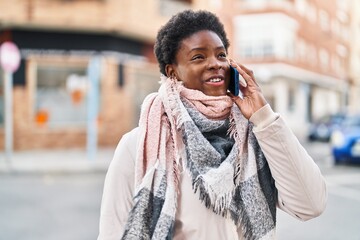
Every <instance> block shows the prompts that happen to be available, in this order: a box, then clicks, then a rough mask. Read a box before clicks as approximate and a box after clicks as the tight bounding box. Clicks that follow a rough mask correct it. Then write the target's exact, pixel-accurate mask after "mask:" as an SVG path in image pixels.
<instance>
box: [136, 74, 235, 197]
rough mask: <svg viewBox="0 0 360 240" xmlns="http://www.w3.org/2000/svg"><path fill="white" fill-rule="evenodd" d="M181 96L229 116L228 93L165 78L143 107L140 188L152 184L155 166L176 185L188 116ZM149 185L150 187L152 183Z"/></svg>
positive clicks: (217, 115)
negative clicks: (213, 93) (212, 92)
mask: <svg viewBox="0 0 360 240" xmlns="http://www.w3.org/2000/svg"><path fill="white" fill-rule="evenodd" d="M180 96H181V97H184V98H185V99H187V100H188V102H189V103H190V104H192V105H193V106H194V107H195V108H196V109H197V110H198V111H199V112H201V113H202V114H203V115H205V116H206V117H208V118H209V119H214V120H220V119H225V118H227V117H228V116H229V114H230V112H231V108H232V105H233V101H232V100H231V98H230V97H229V96H207V95H205V94H204V93H202V92H201V91H198V90H192V89H188V88H185V87H184V86H183V85H182V84H181V83H179V82H177V81H176V80H173V79H170V78H165V77H163V78H162V83H161V86H160V89H159V91H158V92H157V93H152V94H150V95H148V96H147V97H146V99H145V100H144V102H143V105H142V108H141V114H140V121H139V128H140V141H139V148H138V149H139V151H138V155H137V160H136V173H135V177H136V178H135V186H136V189H137V190H140V189H141V188H142V187H145V186H144V184H145V185H148V184H150V183H149V182H151V180H150V178H153V177H154V174H155V173H154V172H155V169H159V168H160V169H164V170H165V169H166V172H167V179H168V181H173V182H174V183H175V185H176V186H177V182H178V167H179V162H180V158H181V156H182V154H181V151H182V150H183V141H182V135H181V133H180V129H181V124H182V123H183V122H184V121H186V120H187V118H188V117H189V115H188V114H187V112H186V109H185V107H184V106H183V103H182V102H181V100H180ZM165 161H166V162H165ZM159 165H160V166H159ZM146 182H148V184H146ZM147 187H150V188H151V186H149V185H148V186H147Z"/></svg>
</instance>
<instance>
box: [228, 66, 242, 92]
mask: <svg viewBox="0 0 360 240" xmlns="http://www.w3.org/2000/svg"><path fill="white" fill-rule="evenodd" d="M228 89H229V91H230V92H231V93H232V94H233V95H234V96H239V93H240V81H239V72H238V71H237V70H236V68H234V67H232V66H230V83H229V87H228Z"/></svg>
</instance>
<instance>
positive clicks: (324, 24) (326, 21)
mask: <svg viewBox="0 0 360 240" xmlns="http://www.w3.org/2000/svg"><path fill="white" fill-rule="evenodd" d="M319 18H320V27H321V29H322V30H323V31H325V32H327V31H329V29H330V17H329V14H328V13H327V12H326V11H324V10H320V12H319Z"/></svg>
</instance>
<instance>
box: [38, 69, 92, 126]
mask: <svg viewBox="0 0 360 240" xmlns="http://www.w3.org/2000/svg"><path fill="white" fill-rule="evenodd" d="M36 73H37V81H36V95H35V106H34V108H35V109H34V117H35V122H36V123H37V124H38V125H46V126H48V127H49V128H56V127H79V126H80V127H85V126H86V119H87V115H86V114H87V111H86V110H87V105H86V103H87V102H86V88H87V78H86V66H85V65H84V66H72V65H61V64H58V65H55V64H54V65H45V64H44V65H42V64H39V65H38V67H37V71H36Z"/></svg>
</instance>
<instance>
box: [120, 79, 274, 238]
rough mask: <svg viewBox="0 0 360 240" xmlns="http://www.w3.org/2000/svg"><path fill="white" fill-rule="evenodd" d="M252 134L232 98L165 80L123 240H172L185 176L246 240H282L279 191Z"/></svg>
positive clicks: (147, 130) (146, 130)
mask: <svg viewBox="0 0 360 240" xmlns="http://www.w3.org/2000/svg"><path fill="white" fill-rule="evenodd" d="M252 127H253V126H252V124H251V123H249V121H248V120H247V119H246V118H245V117H244V116H243V115H242V114H241V112H240V110H239V109H238V107H237V106H236V105H235V104H233V102H232V100H231V99H230V97H228V96H216V97H212V96H206V95H205V94H203V93H202V92H200V91H197V90H191V89H187V88H185V87H183V86H182V84H181V83H179V82H177V81H175V80H173V79H170V78H165V77H163V78H162V84H161V86H160V89H159V91H158V93H153V94H150V95H148V96H147V97H146V99H145V100H144V102H143V106H142V110H141V115H140V121H139V128H140V129H139V131H140V141H139V146H138V152H137V157H136V163H135V168H136V169H135V187H136V189H135V197H134V206H133V209H132V210H131V212H130V214H129V218H128V221H127V224H126V227H125V231H124V234H123V236H122V239H154V240H155V239H156V240H162V239H167V240H170V239H172V238H173V234H174V232H173V231H174V224H175V214H176V209H177V196H178V193H179V177H180V172H181V171H182V169H184V170H185V172H186V173H188V174H190V176H191V178H192V184H193V190H194V194H199V201H202V203H203V204H204V205H205V206H206V207H207V208H209V209H211V210H212V211H214V213H216V214H219V215H221V216H223V217H225V218H230V219H232V221H233V222H234V224H235V225H236V226H237V228H240V229H241V230H240V231H239V232H242V233H243V235H244V237H245V239H275V225H276V202H277V191H276V188H275V183H274V180H273V178H272V176H271V173H270V170H269V167H268V164H267V161H266V159H265V156H264V154H263V153H262V151H261V149H260V147H259V145H258V143H257V140H256V138H255V136H254V134H253V131H252ZM205 224H206V223H204V225H205Z"/></svg>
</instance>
